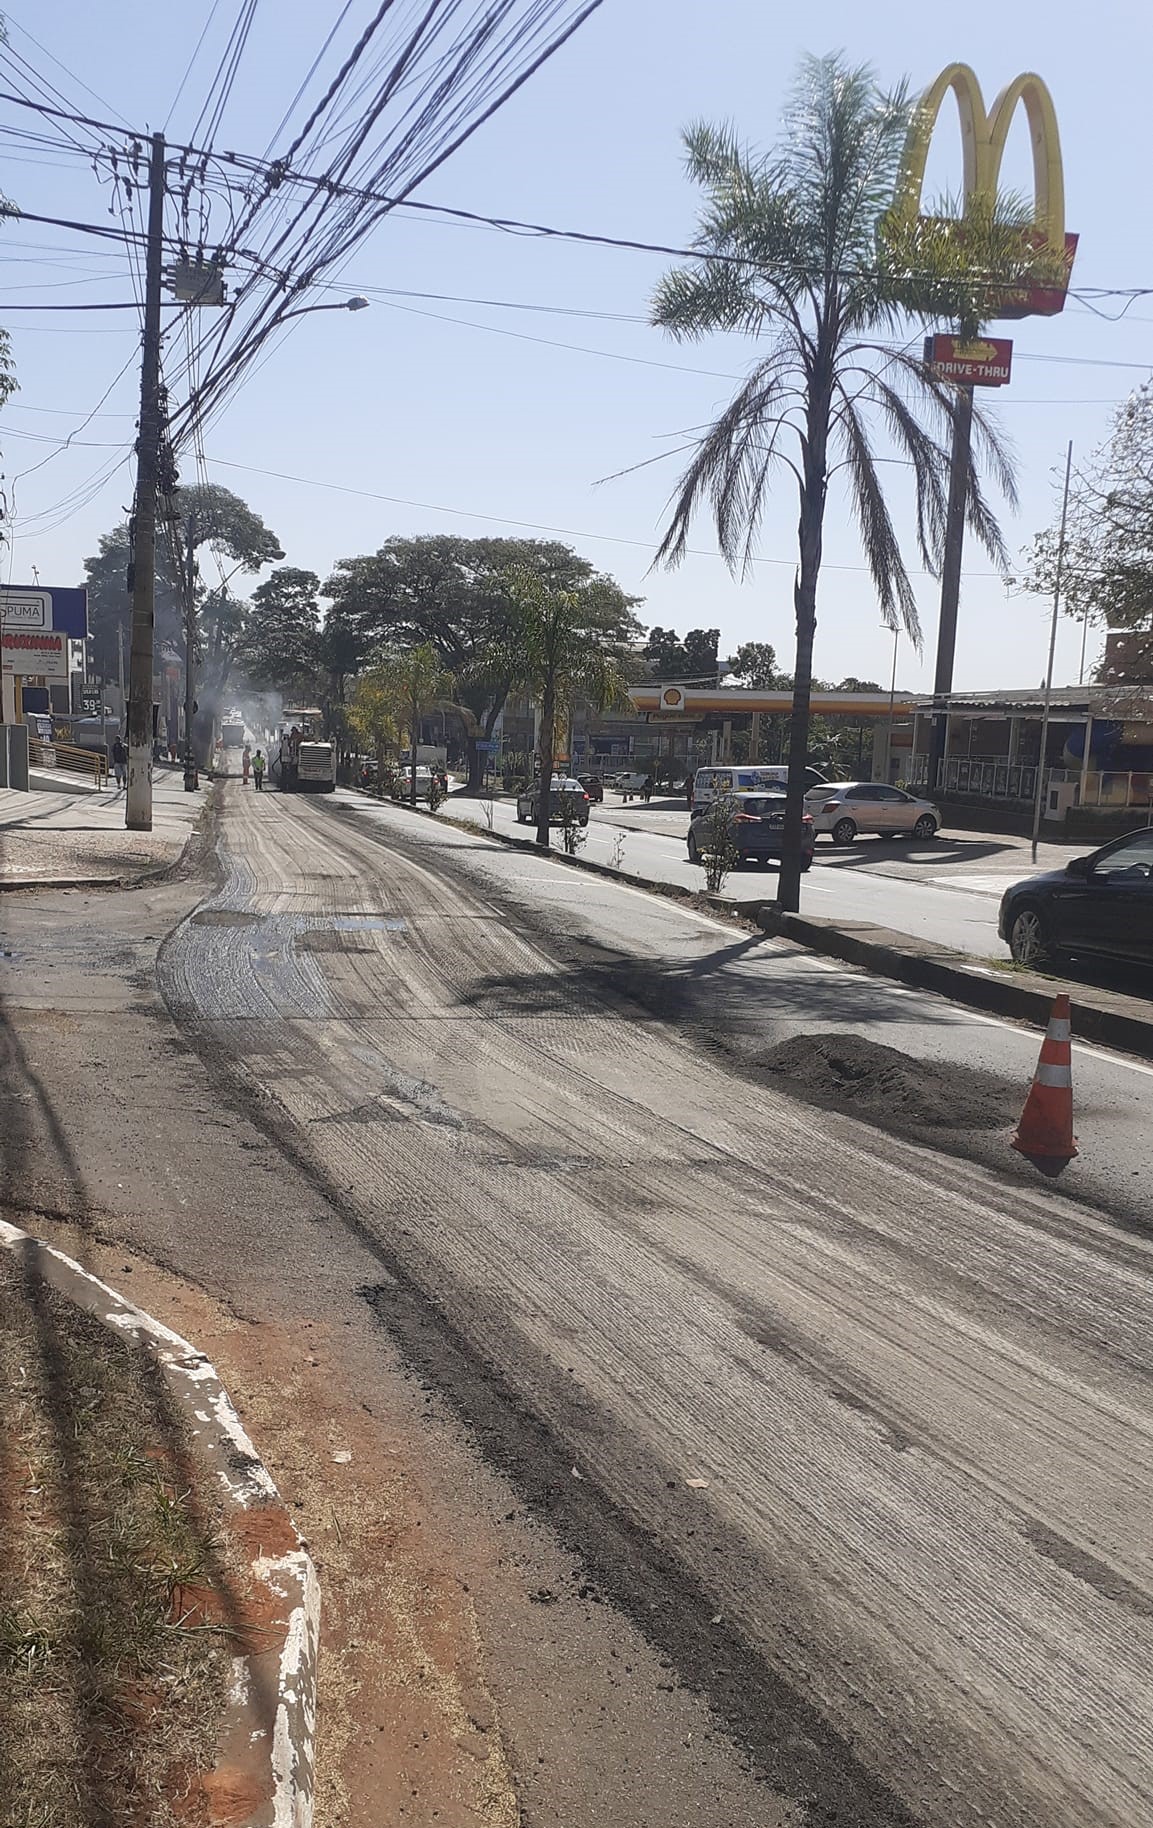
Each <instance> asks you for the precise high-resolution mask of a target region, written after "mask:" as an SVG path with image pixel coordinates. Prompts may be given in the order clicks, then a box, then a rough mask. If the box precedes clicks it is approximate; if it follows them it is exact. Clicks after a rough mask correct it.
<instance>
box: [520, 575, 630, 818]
mask: <svg viewBox="0 0 1153 1828" xmlns="http://www.w3.org/2000/svg"><path fill="white" fill-rule="evenodd" d="M506 590H507V593H508V595H507V601H508V604H509V608H510V611H511V615H510V626H509V633H508V646H507V648H506V649H505V651H504V653H503V654H502V655H501V656H500V665H501V667H502V668H503V669H506V670H507V671H508V674H509V677H510V681H511V684H512V685H515V686H518V687H520V688H521V689H522V690H524V691H526V692H528V693H529V694H530V695H531V696H532V697H533V698H534V699H536V700H537V702H538V703H539V705H540V743H539V758H540V791H539V793H538V795H537V824H536V841H537V843H538V844H540V845H543V846H544V847H545V849H546V850H547V848H548V844H549V813H550V810H551V792H550V788H551V784H552V777H553V768H554V764H555V756H556V728H557V716H558V712H559V711H560V710H561V709H562V708H563V707H564V706H566V705H569V704H571V703H572V702H573V700H574V699H576V698H583V699H585V700H586V701H587V702H588V703H590V704H591V705H593V706H594V707H595V708H596V709H597V710H598V711H604V710H606V709H607V708H608V706H609V705H610V704H612V703H613V702H614V700H616V699H618V698H619V697H620V696H621V694H622V692H623V691H624V686H625V679H626V673H625V667H624V657H623V652H622V647H621V643H620V641H619V638H618V639H616V640H614V638H613V636H612V634H611V632H610V629H611V624H612V621H613V618H614V616H615V614H616V610H617V606H618V600H619V598H620V595H621V593H620V591H619V589H618V587H617V586H616V585H615V584H613V583H612V582H611V581H610V580H608V579H604V578H597V577H595V576H594V577H593V578H592V579H591V580H590V581H589V582H588V583H587V584H585V585H584V586H583V588H581V589H577V590H562V589H560V588H559V587H558V586H557V585H556V584H554V583H551V582H550V581H549V579H547V578H546V577H543V576H542V575H541V573H540V572H539V571H524V570H520V571H513V572H510V573H509V575H508V578H507V579H506Z"/></svg>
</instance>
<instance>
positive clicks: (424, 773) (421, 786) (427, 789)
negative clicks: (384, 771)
mask: <svg viewBox="0 0 1153 1828" xmlns="http://www.w3.org/2000/svg"><path fill="white" fill-rule="evenodd" d="M392 797H393V799H394V800H411V799H412V769H411V767H407V768H401V769H399V770H398V771H397V774H396V776H395V778H394V779H393V783H392ZM416 797H417V799H418V800H431V799H432V769H431V768H425V767H423V766H422V764H421V763H420V762H418V763H417V765H416Z"/></svg>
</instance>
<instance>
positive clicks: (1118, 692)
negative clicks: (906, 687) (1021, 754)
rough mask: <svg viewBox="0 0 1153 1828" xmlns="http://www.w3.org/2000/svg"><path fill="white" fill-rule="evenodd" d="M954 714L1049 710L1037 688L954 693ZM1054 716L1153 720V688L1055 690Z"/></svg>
mask: <svg viewBox="0 0 1153 1828" xmlns="http://www.w3.org/2000/svg"><path fill="white" fill-rule="evenodd" d="M945 702H946V704H947V706H948V708H949V710H950V711H956V712H965V711H969V712H974V711H976V712H980V711H987V712H989V713H990V714H991V715H993V716H998V717H1011V716H1017V715H1020V716H1024V717H1033V716H1040V715H1041V714H1042V713H1043V711H1044V709H1045V688H1044V686H1036V687H1034V688H1033V690H1032V691H1028V690H1026V691H1023V692H1002V691H995V692H950V694H949V696H948V698H947V699H946V701H945ZM916 706H917V709H918V711H921V712H925V711H931V710H932V708H933V699H932V695H931V694H929V695H926V696H925V697H921V698H918V699H917V700H916ZM1049 709H1050V715H1051V716H1056V717H1060V716H1061V715H1062V714H1064V715H1065V716H1073V717H1086V716H1088V715H1090V714H1092V716H1094V717H1110V718H1116V717H1121V718H1130V719H1133V720H1137V719H1141V720H1144V719H1153V686H1142V685H1078V686H1054V687H1053V690H1052V693H1051V694H1050V699H1049Z"/></svg>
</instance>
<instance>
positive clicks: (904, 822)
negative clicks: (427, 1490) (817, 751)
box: [805, 781, 941, 844]
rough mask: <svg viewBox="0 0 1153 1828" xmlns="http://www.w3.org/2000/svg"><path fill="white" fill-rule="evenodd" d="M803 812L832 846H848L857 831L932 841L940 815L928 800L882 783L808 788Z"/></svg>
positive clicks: (939, 823)
mask: <svg viewBox="0 0 1153 1828" xmlns="http://www.w3.org/2000/svg"><path fill="white" fill-rule="evenodd" d="M805 811H806V812H807V813H811V814H812V819H813V830H814V831H815V832H828V833H829V834H830V836H831V837H832V840H833V843H834V844H851V843H852V842H853V839H854V838H855V837H857V836H858V834H859V833H861V832H877V833H880V834H881V835H882V836H884V837H894V838H897V837H900V838H921V839H926V838H935V837H936V835H937V833H938V832H939V831H940V829H941V815H940V813H939V812H938V811H937V808H936V807H935V806H934V805H933V802H932V801H931V800H919V799H918V798H917V797H916V795H915V794H911V793H905V792H904V790H903V789H902V788H900V787H889V786H887V785H886V784H885V783H884V782H883V781H837V782H834V783H833V784H832V785H831V786H828V787H811V788H810V789H809V791H808V793H807V794H806V795H805Z"/></svg>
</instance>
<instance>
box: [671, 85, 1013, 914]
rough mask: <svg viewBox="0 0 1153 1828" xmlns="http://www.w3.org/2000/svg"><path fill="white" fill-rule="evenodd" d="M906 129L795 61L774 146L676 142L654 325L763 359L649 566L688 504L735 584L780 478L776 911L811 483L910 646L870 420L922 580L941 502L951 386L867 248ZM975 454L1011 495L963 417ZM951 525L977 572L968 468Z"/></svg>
mask: <svg viewBox="0 0 1153 1828" xmlns="http://www.w3.org/2000/svg"><path fill="white" fill-rule="evenodd" d="M911 117H912V109H911V106H910V103H909V101H908V98H907V95H906V93H905V91H904V89H903V88H902V89H899V90H897V91H896V92H895V93H893V94H885V93H883V92H882V91H881V90H880V88H879V87H878V85H877V82H876V79H875V77H874V76H873V74H872V72H871V71H870V70H868V69H866V68H850V67H849V66H848V65H846V63H845V62H844V61H843V59H842V58H841V57H839V56H832V57H823V58H809V59H806V60H805V63H804V64H803V66H802V70H801V76H800V80H799V82H798V84H797V87H796V90H795V92H794V95H793V98H792V101H791V103H790V106H789V108H788V110H787V114H786V120H785V132H784V137H783V139H782V142H781V144H780V145H779V147H778V148H777V150H776V151H775V152H773V153H772V154H770V155H769V156H767V157H764V156H755V155H754V154H752V153H751V152H749V151H748V150H747V149H746V148H745V147H743V146H742V145H740V144H739V143H738V141H737V140H736V138H735V137H734V136H733V134H732V132H731V131H730V130H728V129H725V128H717V127H711V126H707V125H698V126H695V127H693V128H691V129H690V130H689V131H688V133H687V134H686V135H685V145H686V149H687V159H686V163H687V167H688V171H689V174H690V176H691V177H692V178H693V179H694V180H695V182H696V183H698V184H700V185H701V186H702V188H703V190H704V191H705V195H706V202H705V206H704V210H703V213H702V216H701V221H700V229H699V232H698V235H697V237H696V240H695V242H694V247H695V249H696V250H697V251H698V252H699V254H700V256H701V258H700V259H699V261H698V262H697V263H696V264H695V265H693V266H691V267H683V268H679V269H677V270H674V271H673V272H671V273H668V274H667V275H666V276H665V278H664V279H663V280H662V281H661V283H660V285H659V287H658V289H657V292H656V296H655V298H654V301H653V307H652V315H653V321H654V322H655V323H658V324H660V325H662V326H663V327H664V328H665V329H666V330H668V331H669V332H670V333H671V334H672V335H673V336H674V337H677V338H680V339H683V340H690V339H695V338H699V337H703V336H705V335H707V334H708V333H709V332H711V331H715V330H728V331H737V332H739V333H742V334H744V335H749V336H762V335H767V336H768V337H769V338H770V339H771V343H770V347H769V350H768V353H767V354H766V355H764V356H763V357H762V358H761V359H760V360H759V361H758V362H757V363H756V364H755V366H754V367H753V369H752V371H751V372H750V374H749V376H748V378H747V379H746V380H745V381H744V383H743V384H742V386H741V387H740V389H739V390H738V392H737V393H736V395H735V396H734V398H733V400H732V402H731V404H730V405H729V406H728V407H727V408H726V410H725V411H724V413H722V415H721V416H720V418H719V419H718V420H717V421H716V423H715V424H714V425H713V426H711V427H710V428H709V430H708V431H707V432H706V433H705V434H704V435H703V437H701V438H700V439H699V441H698V442H697V444H696V448H695V451H694V454H693V456H692V459H691V461H690V463H689V465H688V467H687V469H686V470H685V472H684V474H683V476H682V477H681V480H680V482H679V484H678V487H677V491H676V494H675V497H674V502H673V508H672V514H671V518H670V521H669V525H668V528H667V530H666V532H665V535H664V538H663V540H662V542H661V545H660V548H659V550H658V554H657V562H658V563H661V562H663V563H666V564H675V563H676V562H677V561H678V560H679V559H680V558H681V556H682V555H683V553H684V550H685V545H686V541H687V539H688V534H689V529H690V526H691V523H692V520H693V517H694V515H695V514H696V512H697V510H698V509H699V508H700V507H701V506H702V504H704V503H707V504H708V505H709V506H710V507H711V510H712V513H713V517H714V520H715V523H716V530H717V537H718V541H719V544H720V548H721V552H722V554H723V556H724V558H725V560H726V562H727V563H728V565H729V566H730V568H731V569H733V570H746V569H747V567H748V566H749V564H750V562H751V560H752V558H753V549H754V546H755V543H756V536H757V531H758V528H759V526H760V522H761V517H762V514H763V511H764V507H765V503H766V500H767V497H768V492H769V488H770V483H771V480H772V479H773V478H774V476H775V475H776V474H777V473H778V472H779V471H781V470H784V471H785V472H787V473H788V474H791V476H792V477H793V480H794V482H795V484H796V488H797V496H798V502H799V517H798V528H797V538H798V556H797V569H796V573H795V578H794V585H793V606H794V612H795V616H796V638H797V647H796V663H795V667H794V695H793V713H792V719H791V724H790V735H789V788H788V799H787V802H786V812H785V854H784V856H783V858H782V860H781V872H780V878H779V884H778V891H777V895H778V901H779V903H780V905H781V906H782V907H784V908H786V909H791V910H795V909H796V908H797V907H798V906H799V905H800V880H801V830H802V826H801V821H802V816H803V805H802V801H803V797H804V770H805V763H806V760H807V749H808V736H809V698H810V691H811V685H812V670H813V638H814V634H815V631H816V620H817V584H818V580H819V577H820V572H821V552H822V540H823V533H824V522H825V508H826V504H827V499H828V491H829V484H830V481H831V480H832V478H833V477H834V475H836V474H837V472H838V471H843V473H844V476H845V480H846V482H847V485H848V491H849V498H850V501H851V504H852V508H853V513H854V517H855V519H856V523H857V528H858V531H859V534H860V538H861V544H862V547H863V549H864V554H865V560H866V563H867V565H868V569H869V572H870V574H871V576H872V580H873V585H874V588H875V590H876V593H877V598H878V602H879V604H880V609H881V614H882V617H883V619H884V621H885V622H886V623H887V624H888V626H889V627H890V628H897V627H899V626H903V627H904V628H905V630H906V631H907V633H908V634H909V636H910V637H911V639H912V640H913V641H914V642H915V643H916V644H917V645H918V646H919V645H920V639H921V631H920V624H919V621H918V617H917V604H916V598H915V596H914V593H913V586H912V584H911V582H910V580H909V575H908V572H907V570H906V568H905V563H904V560H903V558H902V555H901V550H900V546H899V544H898V540H897V535H896V531H895V529H894V526H893V521H892V516H891V514H890V511H889V505H888V502H887V500H886V496H885V490H884V487H883V486H882V482H881V472H880V469H879V467H878V464H879V459H878V456H877V454H876V451H875V448H874V424H873V422H874V421H878V422H879V424H880V425H881V426H882V427H883V428H884V432H885V434H887V437H888V439H889V440H890V441H891V443H892V444H893V445H894V446H895V447H896V452H897V455H898V457H899V458H900V459H901V460H902V461H903V462H904V463H906V464H907V465H908V467H909V468H910V470H911V472H912V478H913V484H914V489H915V495H916V529H917V542H918V546H919V549H920V553H921V558H922V560H923V562H924V564H925V565H926V567H927V568H928V569H930V570H933V571H935V570H936V568H937V566H938V564H939V559H940V553H941V548H942V541H943V537H944V530H945V523H946V513H947V505H948V480H949V448H948V447H949V442H950V434H951V429H952V419H953V415H954V412H955V411H956V409H957V402H958V394H957V390H956V389H955V388H954V387H952V386H951V385H950V384H949V383H948V382H945V381H941V380H939V379H937V378H936V377H935V376H934V375H933V374H932V373H930V372H929V371H928V370H927V369H926V368H925V366H924V364H923V362H922V360H921V359H920V354H919V352H918V353H916V354H915V353H913V349H912V348H911V347H905V348H902V347H900V346H899V345H894V344H893V343H892V342H884V343H883V342H881V341H880V340H879V339H880V337H881V335H882V334H883V333H887V334H888V335H889V336H891V335H892V333H893V331H894V330H895V329H896V328H897V325H898V323H899V320H900V313H901V304H902V299H903V298H907V296H908V281H909V275H908V274H907V273H904V274H902V275H900V277H899V279H896V278H894V277H893V275H892V273H891V271H890V270H889V269H888V268H887V266H886V265H885V264H884V263H883V261H882V258H881V256H880V255H879V252H878V242H877V235H878V228H879V225H880V223H881V221H882V218H883V217H884V215H885V212H886V210H887V209H888V208H889V207H890V205H891V204H892V202H893V199H894V195H895V192H896V187H897V182H898V176H899V172H900V165H901V154H902V150H903V147H904V143H905V137H906V133H907V130H908V127H909V123H910V119H911ZM974 427H975V430H976V434H977V451H978V453H979V454H980V455H982V456H984V457H985V458H986V459H987V460H988V461H989V462H990V463H991V466H992V470H993V473H994V476H995V478H996V480H997V482H998V484H999V485H1000V487H1001V488H1002V490H1003V491H1004V492H1005V494H1006V495H1007V496H1008V497H1009V499H1010V500H1011V501H1012V500H1014V499H1015V492H1014V485H1013V474H1012V469H1011V465H1010V462H1009V459H1008V457H1007V455H1006V453H1005V451H1004V449H1003V447H1002V445H1001V444H1000V442H999V440H998V438H997V436H996V434H995V432H994V431H993V430H992V428H991V427H990V426H989V425H988V423H987V422H986V420H985V419H984V417H983V416H982V415H981V414H980V413H976V414H975V415H974ZM965 494H966V518H967V520H968V523H969V525H970V527H971V528H972V530H973V532H974V533H975V534H976V535H977V537H978V538H979V539H980V540H981V542H982V544H983V545H984V546H985V548H986V549H987V551H988V552H989V553H990V554H991V555H992V557H993V559H994V561H995V562H996V563H999V564H1004V562H1005V557H1006V555H1005V551H1004V546H1003V542H1002V539H1001V534H1000V531H999V528H998V526H997V522H996V519H995V518H994V516H993V514H992V512H991V510H990V508H989V506H988V504H987V503H986V501H985V498H984V495H983V493H982V491H981V487H980V483H979V480H978V474H977V466H976V462H975V461H974V458H973V456H972V455H970V456H969V457H968V461H967V464H966V475H965Z"/></svg>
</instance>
